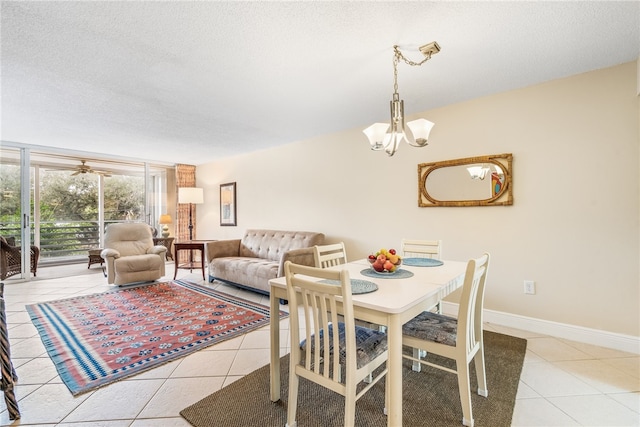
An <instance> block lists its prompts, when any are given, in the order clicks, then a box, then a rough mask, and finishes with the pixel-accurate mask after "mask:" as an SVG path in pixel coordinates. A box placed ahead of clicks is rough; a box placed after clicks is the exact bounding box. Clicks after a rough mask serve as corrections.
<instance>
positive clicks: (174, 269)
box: [173, 246, 179, 280]
mask: <svg viewBox="0 0 640 427" xmlns="http://www.w3.org/2000/svg"><path fill="white" fill-rule="evenodd" d="M173 248H174V252H173V254H174V257H175V259H174V260H173V280H176V276H177V275H178V259H179V258H178V248H177V247H175V246H174V247H173Z"/></svg>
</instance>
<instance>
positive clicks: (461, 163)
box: [418, 153, 513, 207]
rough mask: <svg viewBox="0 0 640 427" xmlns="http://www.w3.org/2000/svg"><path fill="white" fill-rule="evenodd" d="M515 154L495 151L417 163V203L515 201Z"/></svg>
mask: <svg viewBox="0 0 640 427" xmlns="http://www.w3.org/2000/svg"><path fill="white" fill-rule="evenodd" d="M512 163H513V155H512V154H511V153H506V154H494V155H488V156H478V157H467V158H464V159H454V160H445V161H441V162H433V163H420V164H419V165H418V206H419V207H431V206H508V205H512V204H513V180H512V176H513V175H512V174H513V168H512V167H513V165H512Z"/></svg>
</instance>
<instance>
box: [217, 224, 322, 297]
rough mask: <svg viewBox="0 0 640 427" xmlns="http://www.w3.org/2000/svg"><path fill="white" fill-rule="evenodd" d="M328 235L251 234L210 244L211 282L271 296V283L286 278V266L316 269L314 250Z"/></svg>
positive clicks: (290, 232)
mask: <svg viewBox="0 0 640 427" xmlns="http://www.w3.org/2000/svg"><path fill="white" fill-rule="evenodd" d="M323 242H324V234H322V233H314V232H309V231H279V230H247V231H246V232H245V235H244V237H242V239H234V240H218V241H215V242H208V243H207V261H208V264H209V281H210V282H213V281H214V280H219V281H222V282H225V283H228V284H231V285H234V286H238V287H241V288H246V289H250V290H252V291H256V292H259V293H262V294H266V295H268V294H269V280H270V279H274V278H276V277H280V276H283V275H284V262H285V261H291V262H294V263H296V264H304V265H311V266H313V265H314V258H313V246H314V245H321V244H323Z"/></svg>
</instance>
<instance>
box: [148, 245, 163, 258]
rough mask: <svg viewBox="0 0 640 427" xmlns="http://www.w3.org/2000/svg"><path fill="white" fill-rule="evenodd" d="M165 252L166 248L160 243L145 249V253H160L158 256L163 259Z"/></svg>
mask: <svg viewBox="0 0 640 427" xmlns="http://www.w3.org/2000/svg"><path fill="white" fill-rule="evenodd" d="M165 252H167V248H166V246H162V245H158V246H153V247H150V248H149V249H147V253H148V254H156V255H160V256H162V258H163V259H164V254H165Z"/></svg>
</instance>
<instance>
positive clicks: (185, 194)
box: [178, 187, 204, 205]
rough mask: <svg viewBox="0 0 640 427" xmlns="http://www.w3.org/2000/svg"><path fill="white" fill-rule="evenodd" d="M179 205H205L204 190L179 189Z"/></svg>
mask: <svg viewBox="0 0 640 427" xmlns="http://www.w3.org/2000/svg"><path fill="white" fill-rule="evenodd" d="M178 203H193V204H196V205H197V204H200V203H204V190H203V189H202V188H196V187H181V188H178Z"/></svg>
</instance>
